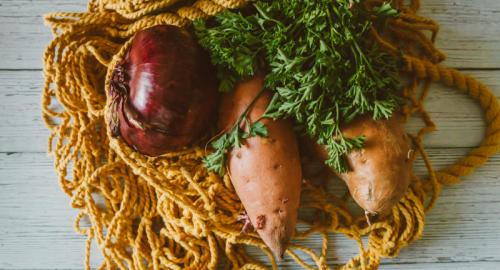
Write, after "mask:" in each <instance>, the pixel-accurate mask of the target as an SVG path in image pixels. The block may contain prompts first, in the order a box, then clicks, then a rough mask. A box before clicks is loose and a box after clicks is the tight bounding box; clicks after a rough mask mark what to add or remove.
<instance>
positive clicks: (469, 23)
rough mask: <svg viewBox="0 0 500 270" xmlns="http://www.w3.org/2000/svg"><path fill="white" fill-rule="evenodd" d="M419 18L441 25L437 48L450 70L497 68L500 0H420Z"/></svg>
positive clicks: (499, 54)
mask: <svg viewBox="0 0 500 270" xmlns="http://www.w3.org/2000/svg"><path fill="white" fill-rule="evenodd" d="M418 15H420V16H423V17H426V18H429V19H433V20H435V21H436V22H437V23H439V24H440V26H441V27H440V32H439V35H438V38H437V40H436V47H437V48H438V49H440V50H441V51H442V52H443V53H445V54H446V55H447V56H448V58H447V60H446V61H445V62H444V65H445V66H448V67H453V68H499V67H500V64H499V63H500V62H499V60H500V47H499V46H498V43H499V41H500V37H499V36H498V35H496V34H494V33H495V32H498V29H500V1H497V0H479V1H477V0H476V1H468V0H422V1H421V7H420V10H419V12H418Z"/></svg>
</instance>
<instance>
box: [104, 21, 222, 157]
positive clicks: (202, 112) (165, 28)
mask: <svg viewBox="0 0 500 270" xmlns="http://www.w3.org/2000/svg"><path fill="white" fill-rule="evenodd" d="M218 84H219V83H218V80H217V71H216V68H215V67H214V66H212V64H211V62H210V57H209V55H208V54H207V53H206V52H205V51H204V50H203V49H202V48H201V46H199V45H198V43H197V41H196V39H195V37H194V36H193V35H192V34H190V33H189V32H188V31H187V30H186V29H184V28H180V27H177V26H171V25H159V26H155V27H151V28H147V29H145V30H142V31H139V32H137V33H136V35H135V37H134V39H133V41H132V45H131V48H130V50H129V51H128V53H127V54H126V56H125V60H124V61H123V62H122V63H117V65H116V67H115V70H114V73H113V75H112V78H111V85H110V91H109V95H110V96H111V98H112V102H111V104H110V113H111V117H110V121H109V127H110V131H111V135H112V137H118V136H119V135H121V136H122V137H123V139H124V140H125V141H126V142H127V143H128V144H129V145H130V146H131V147H132V148H134V149H135V150H136V151H138V152H140V153H142V154H146V155H149V156H159V155H162V154H166V153H168V152H172V151H177V150H181V149H182V148H183V147H185V146H187V145H188V144H190V143H192V142H194V141H195V140H197V139H199V138H200V137H201V136H202V135H203V134H204V133H205V132H206V130H207V129H208V126H209V125H210V124H211V123H212V120H213V118H214V117H215V113H216V111H217V99H218Z"/></svg>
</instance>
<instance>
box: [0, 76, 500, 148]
mask: <svg viewBox="0 0 500 270" xmlns="http://www.w3.org/2000/svg"><path fill="white" fill-rule="evenodd" d="M467 73H468V74H470V75H472V76H474V77H476V78H477V79H478V80H480V81H482V82H484V83H485V84H486V85H488V86H489V87H490V90H491V91H492V92H493V93H494V94H495V95H497V96H499V97H500V71H470V72H467ZM42 88H43V77H42V75H41V72H40V71H0V97H1V98H0V117H1V119H2V120H1V121H0V151H1V152H45V151H46V148H47V137H48V135H49V131H48V130H47V129H46V127H45V125H44V123H43V121H42V117H41V109H40V101H41V91H42ZM426 109H427V110H428V111H429V113H430V115H431V117H432V118H433V120H434V121H435V122H436V125H437V126H438V128H437V130H436V131H435V132H432V133H430V134H428V135H426V137H425V144H424V146H425V147H429V148H436V147H473V146H476V145H478V144H479V143H480V142H481V139H482V138H483V137H484V129H485V123H484V121H483V116H482V112H481V109H480V107H479V105H478V103H476V102H474V101H473V100H471V99H470V98H469V97H468V96H467V95H466V94H463V93H461V92H459V91H457V90H456V89H453V88H451V87H446V86H444V85H442V84H436V85H435V86H434V87H433V88H432V91H431V93H430V94H429V96H428V98H427V103H426ZM422 125H423V122H422V121H421V120H420V119H419V118H418V117H415V118H413V119H411V120H410V121H409V122H408V123H406V126H405V127H406V129H407V131H408V132H412V133H415V132H416V131H417V130H418V129H419V128H421V127H422Z"/></svg>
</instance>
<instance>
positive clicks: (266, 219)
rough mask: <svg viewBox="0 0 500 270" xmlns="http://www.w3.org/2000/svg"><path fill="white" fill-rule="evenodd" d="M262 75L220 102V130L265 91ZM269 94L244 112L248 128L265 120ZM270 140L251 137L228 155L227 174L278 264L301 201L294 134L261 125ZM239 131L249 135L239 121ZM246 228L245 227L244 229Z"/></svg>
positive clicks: (274, 123) (273, 123)
mask: <svg viewBox="0 0 500 270" xmlns="http://www.w3.org/2000/svg"><path fill="white" fill-rule="evenodd" d="M263 79H264V76H263V75H256V76H255V77H252V78H250V79H246V80H243V81H241V82H240V83H239V84H238V85H237V86H236V89H234V90H233V91H232V92H231V93H230V94H227V95H225V96H224V97H223V98H222V102H221V106H220V111H219V129H220V131H221V132H222V131H227V130H228V129H230V128H231V127H232V126H233V125H234V124H235V123H236V121H237V119H238V118H239V116H240V115H241V114H242V113H244V111H245V109H246V108H247V107H248V105H249V104H250V102H251V101H252V100H253V99H254V97H255V96H256V95H257V93H258V92H259V91H260V90H261V89H262V87H263ZM272 97H273V93H272V92H271V91H270V90H265V91H264V92H262V94H261V95H260V96H259V97H258V98H257V100H256V101H255V103H254V104H253V105H252V107H251V108H250V110H249V111H248V113H247V116H248V118H249V120H250V122H251V123H252V122H253V121H256V120H257V119H258V118H259V117H260V116H262V115H263V113H264V112H265V110H266V108H267V107H268V105H269V103H270V101H271V99H272ZM260 121H261V122H262V123H263V124H264V125H265V126H266V127H267V130H268V133H269V136H268V137H265V138H262V137H258V136H257V137H249V138H247V139H244V140H243V143H244V145H243V146H242V147H241V148H240V149H238V150H235V149H233V151H231V152H230V153H229V154H228V170H229V175H230V177H231V181H232V183H233V186H234V188H235V190H236V192H237V194H238V196H239V197H240V199H241V202H242V203H243V206H244V207H245V210H246V215H248V216H246V215H242V216H240V217H239V219H246V218H249V219H250V221H251V224H253V227H254V228H255V230H256V231H257V233H259V235H260V237H261V238H262V240H263V241H264V242H265V243H266V245H267V246H268V247H269V248H271V250H272V251H274V253H275V254H276V257H277V258H278V259H282V258H283V254H284V252H285V251H286V249H287V246H288V243H289V241H290V239H291V238H292V236H293V234H294V231H295V224H296V221H297V211H298V207H299V201H300V190H301V184H302V169H301V166H300V156H299V150H298V143H297V138H296V135H295V133H294V131H293V129H292V124H291V123H290V122H289V121H288V120H284V119H278V120H273V119H269V118H263V119H261V120H260ZM241 127H242V128H243V129H244V130H245V131H246V132H248V127H247V126H246V124H245V121H243V124H242V125H241ZM247 225H248V223H246V224H245V227H244V230H243V231H242V232H243V233H244V231H245V229H246V228H247Z"/></svg>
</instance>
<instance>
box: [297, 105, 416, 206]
mask: <svg viewBox="0 0 500 270" xmlns="http://www.w3.org/2000/svg"><path fill="white" fill-rule="evenodd" d="M372 117H373V116H372V115H370V114H368V115H363V116H358V117H356V118H355V119H354V120H353V121H351V122H350V123H348V124H343V125H341V127H340V129H341V131H342V133H343V134H344V135H345V136H346V137H348V138H354V137H357V136H361V135H365V136H366V139H365V147H364V148H363V149H361V150H360V151H354V152H352V153H350V154H349V155H347V163H348V165H349V167H350V168H351V170H352V171H350V172H348V173H344V174H338V173H337V172H335V171H334V170H333V168H330V169H331V170H332V171H334V172H335V174H336V175H337V176H339V177H340V178H342V179H343V180H344V181H345V182H346V184H347V186H348V187H349V191H350V192H351V195H352V197H353V198H354V200H356V202H357V203H358V204H359V205H360V206H361V207H362V208H363V209H364V210H365V211H366V212H365V213H366V214H371V215H375V214H378V213H382V212H384V211H387V210H389V209H390V208H391V207H392V206H394V205H395V204H396V203H397V202H399V200H401V198H402V197H403V196H404V194H405V192H406V189H407V188H408V185H409V183H410V174H411V168H412V162H413V159H412V153H413V152H412V151H411V140H410V138H409V137H408V135H407V134H406V132H405V130H404V128H403V125H402V124H401V123H400V122H398V121H397V120H396V119H395V118H394V117H391V118H389V119H387V120H373V118H372ZM303 143H304V141H303ZM305 144H306V145H305V147H307V148H308V149H307V150H308V152H309V153H311V152H312V153H313V154H314V155H315V156H317V157H319V158H320V159H322V160H326V159H328V150H326V149H325V148H324V147H323V146H321V145H318V144H316V142H315V141H314V140H307V141H305Z"/></svg>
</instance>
